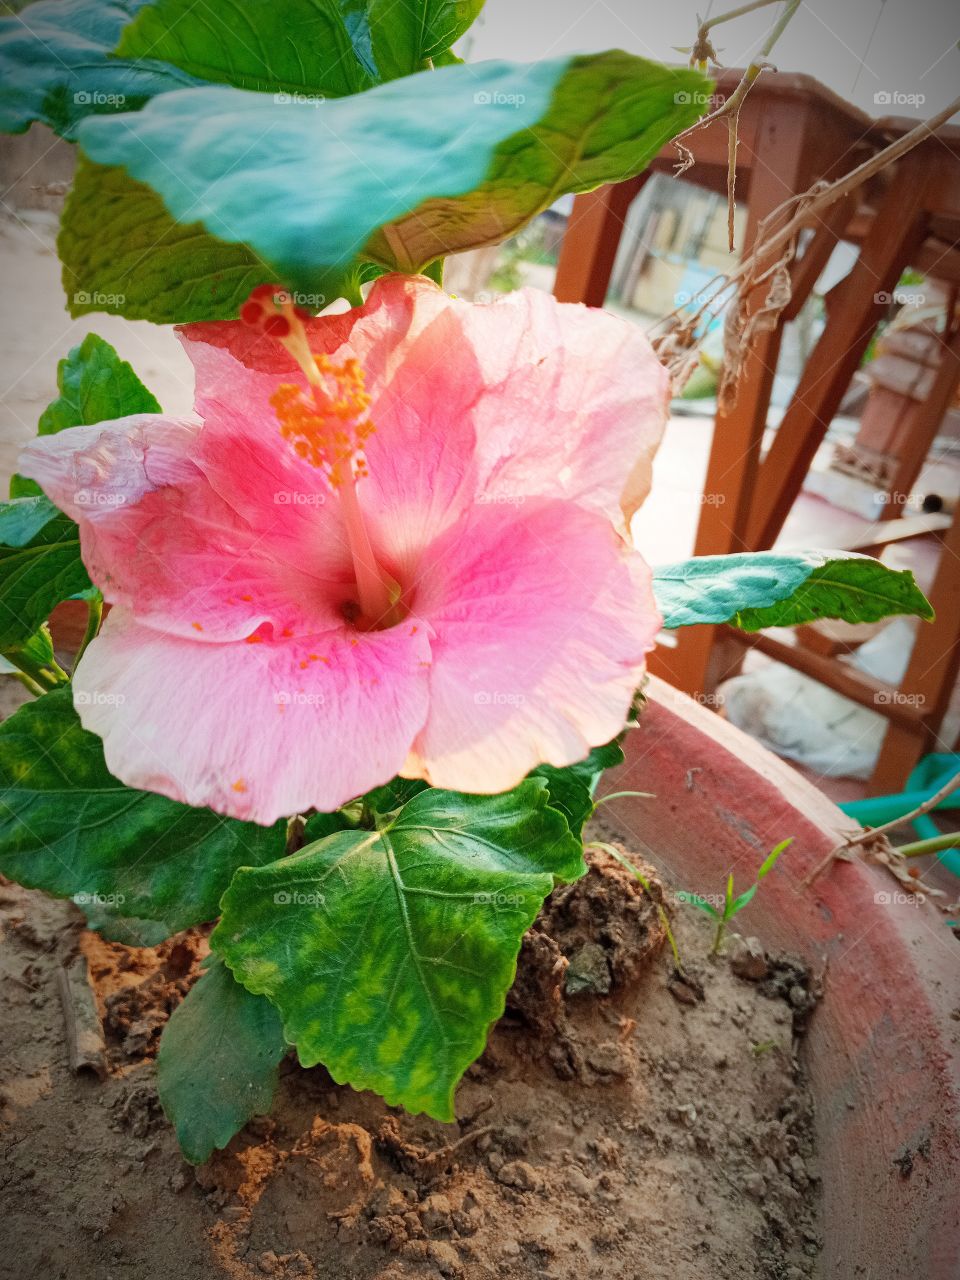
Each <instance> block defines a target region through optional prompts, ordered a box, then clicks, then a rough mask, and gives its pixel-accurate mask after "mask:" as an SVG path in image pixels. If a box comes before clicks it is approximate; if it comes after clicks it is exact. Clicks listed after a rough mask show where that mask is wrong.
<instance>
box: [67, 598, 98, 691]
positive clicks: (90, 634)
mask: <svg viewBox="0 0 960 1280" xmlns="http://www.w3.org/2000/svg"><path fill="white" fill-rule="evenodd" d="M102 622H103V596H102V595H101V594H100V592H99V591H98V592H97V594H96V595H95V596H91V598H90V599H89V600H88V601H87V629H86V631H84V633H83V639H82V640H81V641H80V648H79V649H78V650H77V656H76V657H75V658H74V660H73V669H74V671H76V669H77V663H78V662H79V661H80V659H81V658H82V657H83V655H84V653H86V650H87V645H88V644H89V643H90V641H91V640H95V639H96V638H97V636H98V635H99V634H100V624H101V623H102Z"/></svg>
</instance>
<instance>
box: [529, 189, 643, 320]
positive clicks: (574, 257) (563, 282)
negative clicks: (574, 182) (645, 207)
mask: <svg viewBox="0 0 960 1280" xmlns="http://www.w3.org/2000/svg"><path fill="white" fill-rule="evenodd" d="M649 176H650V171H649V170H648V171H647V172H646V173H643V174H641V175H640V176H639V177H637V178H632V179H631V180H630V181H629V182H618V183H616V184H615V185H613V186H606V187H598V188H597V190H596V191H588V192H587V193H586V195H582V196H577V198H576V199H575V200H574V202H573V212H572V213H571V214H570V220H569V222H568V223H567V230H566V232H565V234H564V237H563V244H562V245H561V247H560V258H559V261H558V262H557V278H556V282H555V284H554V287H553V292H554V296H555V297H556V298H557V299H558V300H559V301H560V302H585V303H586V304H587V306H588V307H602V306H603V304H604V301H605V300H606V297H607V288H608V286H609V284H610V276H611V273H612V272H613V264H614V261H615V259H616V256H617V247H618V246H619V244H620V237H621V235H622V234H623V224H624V222H625V220H626V217H627V210H628V209H629V208H630V205H631V204H632V203H633V201H634V199H635V198H636V196H637V194H638V192H639V191H640V189H641V187H642V186H643V184H644V182H646V180H647V179H648V178H649Z"/></svg>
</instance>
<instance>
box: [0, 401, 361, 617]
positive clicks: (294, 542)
mask: <svg viewBox="0 0 960 1280" xmlns="http://www.w3.org/2000/svg"><path fill="white" fill-rule="evenodd" d="M201 434H202V430H201V428H200V426H199V424H198V423H197V422H195V421H191V420H168V419H165V418H162V417H160V416H157V415H140V416H136V417H131V418H125V419H118V420H117V421H115V422H110V423H100V424H97V425H96V426H89V427H77V428H74V429H72V430H70V431H64V432H60V433H59V434H57V435H53V436H42V437H39V438H38V439H36V440H34V441H33V442H32V443H31V444H30V445H28V446H27V447H26V448H25V449H24V450H23V452H22V453H21V456H20V461H19V463H18V466H19V469H20V471H21V472H22V474H24V475H27V476H30V477H31V478H32V479H34V480H36V481H37V482H38V483H39V484H40V485H41V486H42V487H43V489H44V491H45V492H46V493H47V494H48V496H49V497H50V498H51V499H52V500H53V501H54V502H55V503H56V504H57V506H58V507H60V508H61V510H63V511H65V512H66V513H67V514H68V515H70V516H72V517H73V518H74V519H75V520H76V521H77V523H78V525H79V526H80V540H81V552H82V555H83V558H84V563H85V564H86V566H87V569H88V571H89V573H90V576H91V578H92V580H93V581H94V582H95V583H96V585H97V586H99V587H100V589H101V590H102V592H103V594H104V597H105V598H106V600H107V601H109V602H110V603H112V604H119V605H123V606H126V607H127V608H129V609H131V610H132V611H133V612H134V613H135V614H136V616H137V617H138V618H139V619H140V620H141V621H144V622H148V623H150V624H151V625H153V626H156V627H160V628H162V629H164V630H167V631H170V632H172V633H174V634H178V635H182V636H192V637H194V638H197V639H202V640H206V641H222V640H229V639H234V638H236V637H240V636H246V635H249V634H250V633H251V632H253V631H255V630H256V629H257V628H258V627H263V626H266V627H267V628H268V629H269V630H271V631H274V632H275V633H276V634H277V635H280V634H283V633H284V632H288V633H290V634H302V633H303V632H305V631H315V630H317V629H318V628H321V627H326V626H331V625H335V624H336V623H339V622H340V621H341V618H340V615H339V613H338V611H337V606H338V603H339V601H340V600H341V599H343V598H344V596H345V595H346V594H348V592H349V584H350V581H351V574H350V561H349V556H348V555H347V553H346V550H345V549H344V548H343V546H342V539H340V538H339V536H338V537H336V538H332V539H331V538H329V537H324V536H323V529H322V526H323V524H324V522H326V523H328V524H329V523H330V522H331V521H335V520H336V515H335V513H326V512H325V508H324V507H323V506H319V507H318V506H315V505H314V506H310V505H301V506H291V505H289V504H284V503H283V502H280V503H272V502H271V504H270V505H269V506H266V507H256V508H254V507H251V508H249V509H248V510H249V514H250V516H252V517H255V518H253V519H247V518H245V517H244V516H243V515H242V514H240V512H239V511H238V510H237V507H236V506H233V505H231V504H230V503H228V502H226V501H224V500H223V498H221V497H220V496H219V495H218V494H217V493H216V492H215V491H214V490H213V489H212V488H211V486H210V484H209V482H208V481H207V478H206V476H205V474H204V472H203V471H202V470H201V469H200V467H199V466H198V465H197V462H196V457H197V455H198V453H199V439H200V436H201Z"/></svg>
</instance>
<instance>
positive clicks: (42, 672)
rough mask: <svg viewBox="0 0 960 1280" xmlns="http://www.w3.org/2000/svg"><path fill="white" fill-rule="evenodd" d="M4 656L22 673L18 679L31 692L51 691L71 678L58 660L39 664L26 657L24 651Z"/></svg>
mask: <svg viewBox="0 0 960 1280" xmlns="http://www.w3.org/2000/svg"><path fill="white" fill-rule="evenodd" d="M4 656H5V657H6V659H7V661H8V662H10V663H12V664H13V666H15V667H16V668H17V670H18V671H19V672H20V673H21V674H20V676H18V677H17V679H19V680H20V683H21V684H23V685H24V686H25V687H26V688H28V689H29V690H30V692H31V693H37V694H40V693H49V692H50V691H51V690H53V689H59V688H60V687H61V686H62V685H65V684H66V683H67V681H68V680H69V679H70V677H69V676H68V675H67V673H66V671H64V670H63V668H62V667H61V666H60V665H59V664H58V663H56V662H53V663H49V664H47V665H45V666H39V665H38V664H36V663H33V662H31V661H30V660H29V658H26V657H24V655H23V654H22V653H7V654H5V655H4Z"/></svg>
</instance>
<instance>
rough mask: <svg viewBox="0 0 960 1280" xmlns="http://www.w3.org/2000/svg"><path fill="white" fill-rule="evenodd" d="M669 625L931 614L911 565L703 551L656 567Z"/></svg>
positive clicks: (806, 554)
mask: <svg viewBox="0 0 960 1280" xmlns="http://www.w3.org/2000/svg"><path fill="white" fill-rule="evenodd" d="M653 588H654V593H655V595H656V597H657V605H658V606H659V608H660V612H661V613H662V614H663V625H664V626H665V627H669V628H674V627H688V626H692V625H694V624H695V623H701V622H710V623H719V622H730V623H732V624H733V625H734V626H737V627H740V628H741V629H742V630H744V631H759V630H760V629H761V628H762V627H794V626H798V625H799V624H800V623H803V622H813V621H815V620H816V619H817V618H841V619H843V621H845V622H879V621H880V619H881V618H888V617H890V616H891V615H893V614H899V613H908V614H914V615H915V616H916V617H918V618H928V619H929V618H932V617H933V609H932V608H931V606H930V601H929V600H928V599H927V598H926V596H925V595H924V594H923V592H922V591H921V590H920V588H919V587H918V586H917V584H916V582H915V581H914V578H913V574H912V573H910V571H909V570H907V569H900V570H897V569H890V568H888V567H887V566H886V565H885V564H881V562H880V561H879V560H874V559H872V558H871V557H870V556H859V555H854V554H852V553H850V552H843V551H801V552H795V553H790V552H780V551H758V552H755V553H753V554H750V553H743V554H741V555H732V556H700V557H697V558H696V559H693V560H683V561H680V562H679V563H677V564H670V565H665V566H663V567H662V568H659V569H655V570H654V574H653Z"/></svg>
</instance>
